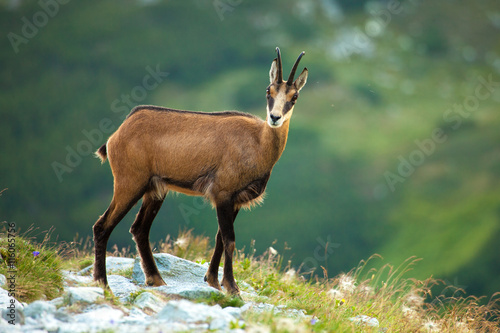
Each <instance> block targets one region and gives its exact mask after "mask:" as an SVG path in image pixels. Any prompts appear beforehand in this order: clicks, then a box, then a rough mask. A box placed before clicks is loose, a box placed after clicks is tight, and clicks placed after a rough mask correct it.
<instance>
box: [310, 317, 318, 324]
mask: <svg viewBox="0 0 500 333" xmlns="http://www.w3.org/2000/svg"><path fill="white" fill-rule="evenodd" d="M317 322H318V318H316V317H312V318H311V325H314V324H316V323H317Z"/></svg>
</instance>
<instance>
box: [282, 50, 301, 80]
mask: <svg viewBox="0 0 500 333" xmlns="http://www.w3.org/2000/svg"><path fill="white" fill-rule="evenodd" d="M304 54H305V52H304V51H302V52H301V53H300V54H299V57H298V58H297V60H296V61H295V64H293V68H292V71H291V72H290V76H289V77H288V81H286V84H287V85H288V86H291V85H292V84H293V77H294V76H295V71H296V70H297V66H298V65H299V62H300V58H302V56H303V55H304Z"/></svg>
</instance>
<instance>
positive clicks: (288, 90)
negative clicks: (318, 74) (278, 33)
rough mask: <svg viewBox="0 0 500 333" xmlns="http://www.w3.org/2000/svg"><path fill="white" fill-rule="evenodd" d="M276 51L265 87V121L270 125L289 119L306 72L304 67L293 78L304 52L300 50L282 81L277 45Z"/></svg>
mask: <svg viewBox="0 0 500 333" xmlns="http://www.w3.org/2000/svg"><path fill="white" fill-rule="evenodd" d="M276 52H277V53H278V57H277V58H276V59H274V60H273V63H272V64H271V70H270V71H269V80H270V81H271V84H270V85H269V86H268V87H267V89H266V92H267V123H268V124H269V126H271V127H280V126H281V125H283V123H284V122H285V121H286V120H288V119H290V117H291V116H292V112H293V106H294V105H295V102H296V101H297V98H298V97H299V91H300V89H302V87H303V86H304V85H305V84H306V81H307V73H308V72H307V68H304V70H303V71H302V73H300V75H299V77H298V78H297V80H295V81H294V80H293V79H294V76H295V71H296V70H297V66H298V65H299V62H300V58H302V56H303V55H304V54H305V52H302V53H300V55H299V57H298V58H297V60H296V61H295V64H294V65H293V68H292V71H291V72H290V76H289V77H288V81H286V82H285V81H283V67H282V65H281V54H280V49H279V48H278V47H277V48H276Z"/></svg>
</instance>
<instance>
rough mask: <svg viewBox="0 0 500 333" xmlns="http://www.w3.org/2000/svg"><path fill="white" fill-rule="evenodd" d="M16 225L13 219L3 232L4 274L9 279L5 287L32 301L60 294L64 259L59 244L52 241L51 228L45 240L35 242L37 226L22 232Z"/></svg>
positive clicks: (1, 270)
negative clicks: (18, 231)
mask: <svg viewBox="0 0 500 333" xmlns="http://www.w3.org/2000/svg"><path fill="white" fill-rule="evenodd" d="M14 229H16V227H14V224H11V223H9V224H8V227H7V229H4V230H3V231H2V232H1V233H0V274H3V275H5V276H6V277H7V279H8V280H7V282H8V283H7V284H6V285H5V286H4V289H7V290H8V291H9V292H10V293H13V294H14V295H15V298H16V299H17V300H19V301H22V302H28V303H29V302H32V301H35V300H37V299H53V298H55V297H58V296H60V295H61V293H62V291H63V281H64V280H63V276H62V274H61V268H62V265H63V259H62V257H61V256H60V254H59V247H58V246H57V245H55V244H53V243H51V242H50V236H51V230H49V231H47V232H45V235H44V237H43V240H42V241H41V242H35V241H34V238H35V237H34V236H33V233H34V232H35V229H34V228H29V229H28V230H27V231H25V232H24V233H23V234H22V235H18V233H17V232H16V231H14ZM12 244H14V246H12V247H11V246H9V245H12ZM10 249H12V251H10ZM12 255H14V257H13V256H12ZM42 277H43V278H42Z"/></svg>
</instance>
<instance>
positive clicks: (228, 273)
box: [217, 202, 240, 295]
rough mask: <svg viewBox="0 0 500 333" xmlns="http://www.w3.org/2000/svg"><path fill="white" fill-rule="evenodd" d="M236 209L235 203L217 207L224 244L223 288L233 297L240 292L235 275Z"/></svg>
mask: <svg viewBox="0 0 500 333" xmlns="http://www.w3.org/2000/svg"><path fill="white" fill-rule="evenodd" d="M234 212H235V208H234V203H233V202H228V203H224V204H222V205H218V206H217V219H218V221H219V230H220V232H221V235H222V243H223V244H224V277H223V278H222V282H221V284H222V286H223V287H224V288H225V289H226V291H227V292H228V293H229V294H231V295H239V294H240V290H239V288H238V285H237V284H236V281H234V275H233V253H234V248H235V236H234V225H233V223H234V217H235V213H234Z"/></svg>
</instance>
